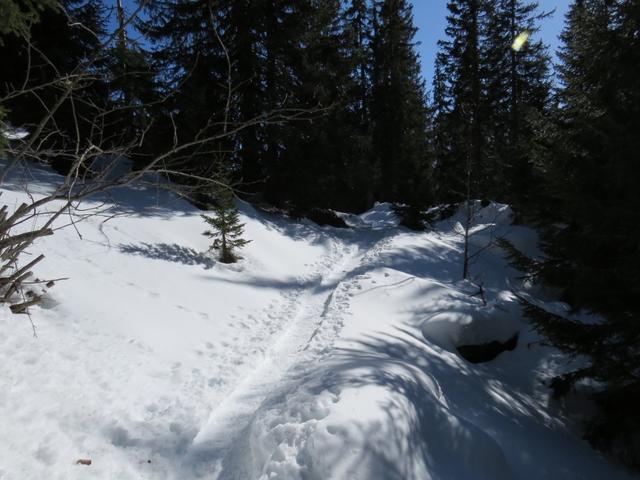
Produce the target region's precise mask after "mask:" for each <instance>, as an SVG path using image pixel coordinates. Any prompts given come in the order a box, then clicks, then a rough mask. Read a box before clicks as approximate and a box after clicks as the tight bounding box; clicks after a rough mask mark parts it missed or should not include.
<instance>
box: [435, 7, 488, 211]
mask: <svg viewBox="0 0 640 480" xmlns="http://www.w3.org/2000/svg"><path fill="white" fill-rule="evenodd" d="M480 2H481V0H451V1H449V3H448V4H447V8H448V10H449V15H448V16H447V27H446V29H445V32H446V34H447V37H448V39H447V40H441V41H440V42H439V47H440V52H439V54H438V56H437V59H436V78H435V80H436V83H435V85H434V96H435V102H436V103H435V104H434V109H435V132H434V137H435V146H436V169H435V178H436V183H437V185H438V190H439V192H438V198H439V200H440V201H445V202H456V201H461V200H463V199H468V198H477V197H478V196H481V195H482V192H483V190H484V188H483V185H481V183H480V179H481V176H482V167H483V165H484V164H485V159H486V155H485V150H484V140H485V133H484V129H485V128H486V125H485V123H484V115H485V114H486V111H485V109H484V108H483V102H482V73H481V69H480V67H481V65H480V28H481V25H480V23H481V21H482V19H481V15H482V10H481V8H480V7H481V5H480Z"/></svg>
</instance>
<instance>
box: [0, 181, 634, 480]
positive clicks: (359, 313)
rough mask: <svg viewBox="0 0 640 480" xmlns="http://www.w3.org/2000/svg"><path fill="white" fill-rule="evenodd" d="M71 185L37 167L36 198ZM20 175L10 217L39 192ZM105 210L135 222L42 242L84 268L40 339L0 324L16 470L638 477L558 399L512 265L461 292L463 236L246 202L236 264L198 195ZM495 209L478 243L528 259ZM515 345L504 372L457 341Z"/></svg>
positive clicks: (488, 265) (42, 321)
mask: <svg viewBox="0 0 640 480" xmlns="http://www.w3.org/2000/svg"><path fill="white" fill-rule="evenodd" d="M55 180H56V177H55V175H54V174H52V173H51V172H48V171H45V170H35V171H32V172H31V173H30V180H29V181H30V191H31V193H32V194H33V195H34V196H35V197H37V196H38V195H39V194H41V193H42V192H44V191H46V190H47V189H48V188H50V185H51V183H52V182H54V181H55ZM12 182H13V184H12V183H11V182H10V183H9V184H7V185H5V187H4V188H3V190H2V197H0V198H2V200H3V203H6V204H8V205H10V206H13V205H16V204H19V203H20V202H22V201H24V200H26V198H27V197H26V194H25V193H24V192H23V191H22V187H21V185H22V184H23V182H21V181H20V179H19V178H14V179H13V180H12ZM102 201H107V202H116V203H117V205H118V208H119V209H120V210H121V211H125V212H128V215H126V216H117V217H115V218H112V219H110V220H109V221H107V222H105V218H103V217H93V218H90V219H88V220H86V221H84V222H83V223H81V224H79V225H78V228H79V231H80V233H81V234H82V239H81V238H79V236H78V234H77V233H76V231H75V230H74V228H66V229H62V230H59V231H57V232H56V234H55V235H54V236H53V237H48V238H46V239H43V240H41V241H39V242H38V243H37V245H36V246H35V247H34V253H35V252H36V251H37V252H38V253H40V252H42V253H44V254H45V255H46V260H45V261H44V262H43V263H42V264H41V266H40V267H39V269H38V271H37V275H38V276H40V277H42V278H57V277H69V279H68V280H66V281H61V282H58V284H57V286H56V287H55V288H54V289H52V290H51V291H50V293H49V296H48V298H47V301H46V302H45V303H44V304H42V305H41V306H38V307H35V308H32V310H31V312H32V320H33V322H34V324H35V326H36V328H37V334H38V336H37V338H34V336H33V334H32V330H31V325H30V323H29V319H28V318H27V317H25V316H16V315H11V314H10V313H9V311H8V309H6V308H5V309H3V310H2V311H1V312H0V431H1V432H2V437H3V439H2V441H0V479H2V480H10V479H11V480H23V479H44V478H47V479H76V478H77V479H80V478H82V479H110V480H113V479H129V478H131V479H134V478H135V479H137V478H145V479H199V478H220V479H267V478H269V479H271V478H277V479H429V478H433V479H443V480H450V479H484V478H487V479H489V478H491V479H501V478H505V479H506V478H514V479H520V478H525V479H528V478H531V479H541V478H543V479H544V478H548V479H555V478H585V479H600V478H620V479H623V478H630V474H628V473H626V472H625V471H624V470H623V469H621V468H620V467H618V466H616V465H613V464H611V463H609V462H608V461H607V460H605V459H603V458H601V457H600V456H599V455H598V454H597V453H595V452H594V451H593V450H591V449H590V448H589V447H588V445H586V444H585V443H584V442H583V441H582V440H581V439H580V438H579V437H578V436H577V435H576V434H575V433H572V426H571V422H569V421H568V420H566V419H564V418H563V417H562V415H561V414H560V413H559V412H558V411H557V408H556V407H555V406H554V405H553V404H552V403H551V402H550V401H549V399H548V395H547V390H546V388H545V387H544V385H542V383H541V382H542V380H544V379H545V378H547V377H548V376H549V375H551V374H552V373H553V372H554V371H556V370H557V368H559V367H558V361H559V360H561V358H560V357H559V355H558V354H557V352H555V351H554V350H552V349H550V348H548V347H543V346H540V345H539V344H538V343H536V341H537V340H538V339H537V337H536V336H535V334H534V333H532V332H531V330H530V328H529V327H528V325H527V324H526V323H525V322H524V321H523V320H522V319H521V315H520V310H519V307H518V306H517V302H516V301H515V298H514V296H513V294H512V293H511V289H512V288H514V285H517V282H515V280H514V278H515V277H516V275H517V272H514V271H512V270H511V269H510V268H509V267H508V266H506V264H505V262H504V260H503V258H502V254H501V252H500V251H499V250H498V249H497V248H488V249H487V250H486V251H485V252H483V254H482V255H481V256H480V257H479V259H478V262H476V263H475V264H474V265H473V268H472V272H473V273H474V280H475V281H476V283H482V284H483V286H484V290H485V297H486V300H487V305H486V306H485V305H484V304H483V302H482V300H481V299H480V298H479V297H477V296H472V295H471V294H473V293H475V290H477V287H476V286H475V285H473V284H471V283H470V282H461V281H459V277H460V273H461V247H462V246H461V238H460V236H459V235H458V234H456V230H455V225H454V224H453V223H451V222H443V223H442V224H440V225H438V226H437V228H436V229H435V230H434V231H432V232H428V233H411V232H408V231H406V230H404V229H401V228H399V227H397V226H396V225H397V222H396V221H395V220H394V218H393V214H392V213H391V211H390V210H389V207H388V205H378V206H377V207H376V208H374V210H372V211H371V212H368V213H366V214H364V215H362V216H345V219H346V220H347V221H348V222H349V223H350V224H351V225H353V228H351V229H349V230H337V229H332V228H320V227H317V226H314V225H313V224H311V223H305V222H292V221H288V220H285V219H282V218H278V217H274V216H270V215H267V214H264V213H260V212H257V211H256V210H254V209H253V208H252V207H250V206H249V205H245V204H242V205H240V207H241V212H242V217H243V221H244V222H246V236H247V238H249V239H251V240H253V241H252V243H250V244H249V245H248V246H247V247H246V248H245V249H244V251H243V256H244V259H243V260H242V261H241V262H240V263H238V264H236V265H232V266H225V265H222V264H219V263H217V262H215V261H214V260H213V259H212V258H211V257H210V256H209V255H207V254H206V253H205V252H206V249H207V246H208V245H207V239H206V238H205V237H203V236H202V235H201V232H202V231H203V230H204V225H203V222H202V220H201V218H200V212H199V211H197V210H195V209H194V208H193V207H192V206H190V205H189V204H188V203H186V202H184V201H183V200H180V199H178V198H176V197H174V196H173V195H171V194H169V193H166V192H161V191H154V190H153V189H148V188H147V189H144V188H137V189H136V188H129V189H126V190H122V191H119V192H115V193H114V194H113V196H112V197H111V198H101V199H95V202H96V203H98V202H102ZM479 218H480V224H479V225H478V226H476V234H475V235H474V236H473V242H474V243H475V244H476V245H477V246H482V245H483V244H486V242H488V241H490V240H491V238H492V237H493V236H496V235H500V236H507V237H508V238H510V239H512V240H513V241H515V242H517V243H518V244H519V246H521V247H525V248H527V249H529V250H530V249H531V248H534V246H535V233H534V232H532V231H531V230H528V229H525V228H523V227H514V226H510V225H509V222H508V218H509V212H508V208H507V207H504V206H499V205H492V206H490V207H487V208H486V209H485V210H483V212H482V215H481V216H480V217H479ZM65 222H68V219H66V220H62V223H65ZM514 333H519V334H520V337H519V342H518V346H517V348H516V349H515V350H514V351H512V352H505V353H502V354H501V355H500V356H499V357H498V358H497V359H496V360H494V361H492V362H489V363H484V364H476V365H473V364H470V363H468V362H467V361H465V360H463V359H462V358H461V357H460V356H459V355H458V353H457V350H456V346H459V345H461V344H469V343H474V342H475V343H486V342H490V341H493V340H500V341H504V340H506V339H508V338H509V337H510V336H512V335H513V334H514ZM78 459H91V460H92V464H91V465H90V466H85V465H78V464H76V461H77V460H78Z"/></svg>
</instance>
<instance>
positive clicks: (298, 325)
mask: <svg viewBox="0 0 640 480" xmlns="http://www.w3.org/2000/svg"><path fill="white" fill-rule="evenodd" d="M389 233H390V232H386V231H384V230H376V231H374V233H373V234H369V235H368V237H369V238H368V239H367V240H366V241H365V242H362V243H361V244H355V243H353V242H352V241H351V239H350V238H347V239H340V238H336V237H334V238H332V240H331V241H332V245H331V252H330V253H329V254H328V255H326V256H325V257H324V258H323V259H321V261H320V262H318V263H319V265H318V267H317V269H316V270H315V271H314V272H313V273H312V274H311V275H309V280H306V281H303V280H301V281H300V283H301V284H302V285H304V284H308V285H311V286H310V287H308V288H306V289H300V290H299V291H297V292H295V293H289V294H284V295H285V297H287V298H286V300H287V301H286V305H287V306H286V308H284V309H283V311H282V312H281V315H284V316H286V317H288V320H286V321H285V322H283V323H284V324H285V325H286V327H285V328H284V329H283V330H282V332H281V333H280V334H279V337H278V339H277V341H276V342H275V343H273V344H272V345H271V346H270V348H269V350H268V351H267V352H265V355H264V357H263V359H262V361H261V363H260V364H259V365H256V366H255V369H253V371H251V372H250V373H249V374H248V375H247V376H246V377H244V378H243V379H242V380H240V381H239V383H238V384H237V385H236V387H235V388H234V389H233V390H232V391H231V392H230V394H229V395H228V396H227V397H226V398H225V399H224V400H223V401H222V402H221V403H220V404H219V405H218V406H217V407H216V408H214V410H213V411H212V412H211V414H210V416H209V419H208V421H207V422H206V423H205V425H204V426H203V427H202V428H201V430H200V431H199V432H198V434H197V436H196V437H195V439H194V441H193V444H192V449H191V450H192V451H191V453H192V455H195V456H199V454H202V453H205V452H206V454H207V455H209V456H210V457H211V456H213V457H215V458H218V459H222V458H223V457H224V456H225V454H226V453H227V451H228V450H229V449H230V448H231V447H232V445H233V444H234V441H235V440H236V438H237V437H238V436H239V435H240V434H241V433H242V432H243V430H244V429H245V428H246V427H247V426H248V425H249V423H250V422H251V420H252V418H253V415H254V413H255V412H256V411H257V410H258V408H259V407H260V405H261V404H262V402H263V401H264V400H265V399H267V398H268V397H269V396H270V395H272V394H273V393H274V392H275V391H276V390H278V389H282V388H283V387H284V386H286V385H288V384H290V383H291V382H294V381H295V380H296V379H298V378H299V377H300V376H302V375H304V373H305V372H307V371H308V370H309V369H310V366H312V365H316V364H317V363H318V362H320V361H322V359H323V358H325V357H326V356H328V355H330V354H331V353H332V347H333V343H334V341H335V340H336V338H337V337H338V336H339V334H340V330H341V329H342V326H343V324H344V315H345V311H346V309H347V308H348V305H349V298H350V297H351V296H352V295H353V293H352V292H351V290H352V289H353V288H354V286H355V285H356V283H357V280H358V279H359V278H362V274H363V272H364V271H365V270H366V268H367V265H368V264H370V263H371V261H372V259H373V258H375V257H376V256H377V254H378V253H379V252H380V251H381V249H382V248H383V245H385V244H387V243H388V242H389V241H390V239H389Z"/></svg>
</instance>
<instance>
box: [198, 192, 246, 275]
mask: <svg viewBox="0 0 640 480" xmlns="http://www.w3.org/2000/svg"><path fill="white" fill-rule="evenodd" d="M202 218H203V220H204V221H205V222H206V223H207V224H208V225H209V227H211V230H207V231H206V232H204V234H203V235H206V236H207V237H209V238H212V239H214V240H213V243H212V245H211V247H210V249H209V250H218V252H219V257H218V258H219V260H220V261H221V262H222V263H235V262H237V261H238V259H239V258H240V257H239V256H238V254H237V252H236V251H237V250H238V249H240V248H242V247H244V246H245V245H246V244H248V243H249V242H250V241H251V240H245V239H244V238H242V236H243V234H244V224H243V223H240V215H239V213H238V209H237V208H236V206H235V203H234V195H233V191H232V190H231V189H230V188H228V187H222V188H221V189H220V190H219V191H218V194H217V195H216V203H215V205H214V206H213V215H212V216H209V215H202Z"/></svg>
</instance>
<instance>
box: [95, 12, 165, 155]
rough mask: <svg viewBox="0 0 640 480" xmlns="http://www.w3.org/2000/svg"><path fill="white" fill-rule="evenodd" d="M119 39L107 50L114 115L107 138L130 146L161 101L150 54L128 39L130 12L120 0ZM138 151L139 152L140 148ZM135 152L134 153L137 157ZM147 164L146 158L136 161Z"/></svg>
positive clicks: (110, 96)
mask: <svg viewBox="0 0 640 480" xmlns="http://www.w3.org/2000/svg"><path fill="white" fill-rule="evenodd" d="M115 13H116V15H117V19H118V22H117V23H116V29H117V30H116V31H115V32H114V35H116V37H117V39H116V41H115V44H114V45H113V46H111V47H110V49H109V50H108V52H107V53H108V55H107V59H106V70H107V72H108V78H107V84H108V90H109V93H108V98H109V100H110V103H111V105H110V107H111V108H112V111H113V113H112V114H111V115H109V128H108V132H107V135H109V136H110V137H111V138H112V142H113V143H116V144H120V145H122V144H127V143H129V142H132V141H135V139H137V138H139V136H140V133H141V132H142V130H144V129H145V127H146V126H147V125H148V124H149V123H150V121H151V119H150V116H151V105H152V104H153V103H154V102H156V101H157V100H158V97H159V96H158V93H157V91H156V85H155V82H154V77H155V74H154V72H153V70H152V68H151V65H150V62H149V59H148V55H147V52H145V51H144V50H143V49H142V47H141V45H140V44H139V43H138V42H136V41H134V40H132V39H131V38H129V34H128V28H127V25H125V22H126V21H127V20H128V16H127V15H128V13H127V12H126V10H125V9H124V7H123V5H122V1H121V0H118V2H117V6H116V11H115ZM138 150H139V149H138ZM136 153H142V152H133V153H132V154H133V155H134V156H136V157H137V155H136ZM134 160H138V162H139V163H144V160H143V158H134Z"/></svg>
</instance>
